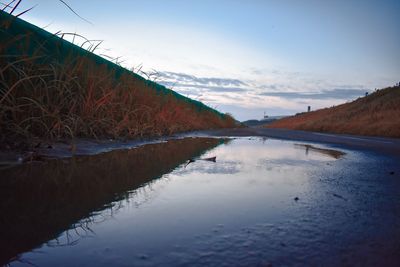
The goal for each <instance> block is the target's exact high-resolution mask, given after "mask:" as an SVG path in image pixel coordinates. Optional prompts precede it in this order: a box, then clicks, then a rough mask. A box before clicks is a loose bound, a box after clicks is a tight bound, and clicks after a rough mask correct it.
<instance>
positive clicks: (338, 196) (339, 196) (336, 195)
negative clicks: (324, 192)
mask: <svg viewBox="0 0 400 267" xmlns="http://www.w3.org/2000/svg"><path fill="white" fill-rule="evenodd" d="M332 195H333V196H334V197H337V198H340V199H343V200H344V201H347V199H346V198H344V197H342V196H341V195H338V194H335V193H333V194H332Z"/></svg>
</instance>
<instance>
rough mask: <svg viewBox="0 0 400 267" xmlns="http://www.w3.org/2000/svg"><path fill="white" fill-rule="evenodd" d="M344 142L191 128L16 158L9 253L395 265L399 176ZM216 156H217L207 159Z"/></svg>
mask: <svg viewBox="0 0 400 267" xmlns="http://www.w3.org/2000/svg"><path fill="white" fill-rule="evenodd" d="M344 152H346V153H345V154H344V153H340V152H338V151H337V150H332V149H331V148H327V147H324V146H321V145H312V146H310V145H308V144H299V143H295V142H290V141H280V140H269V139H265V138H264V139H263V138H239V139H230V140H228V139H211V138H203V139H200V138H189V139H184V140H173V141H169V142H168V143H163V144H153V145H147V146H144V147H141V148H137V149H133V150H126V151H114V152H111V153H106V154H102V155H97V156H94V157H93V156H92V157H81V158H77V159H71V160H61V161H52V162H48V163H45V164H39V163H38V164H36V165H35V164H34V165H27V166H24V167H22V168H18V169H13V170H8V171H7V173H5V174H6V176H7V177H8V179H5V180H6V181H2V183H1V187H0V188H1V191H2V193H3V194H2V197H1V202H0V203H2V206H1V209H2V211H3V213H2V214H4V215H6V216H3V217H2V220H1V223H2V224H1V226H2V227H1V234H2V235H3V236H5V238H2V239H1V241H0V246H1V247H2V248H3V250H2V251H3V252H2V258H1V259H2V261H3V262H7V261H10V259H11V263H10V264H11V265H12V266H20V265H21V266H25V265H27V264H35V265H38V266H110V265H114V266H205V265H208V266H271V265H273V266H282V265H325V266H330V265H331V266H337V265H346V264H350V265H358V264H359V265H371V266H372V265H375V264H377V263H382V262H384V263H385V264H386V265H391V264H393V266H394V265H395V264H394V263H396V262H397V260H398V256H396V253H395V251H397V250H396V249H397V248H398V246H399V242H398V241H397V240H398V239H399V237H400V234H399V231H398V229H399V228H398V226H399V225H400V224H399V219H398V214H399V210H400V209H399V207H400V204H399V200H398V197H397V196H398V193H399V187H398V181H396V180H387V181H385V183H384V184H382V183H377V181H376V177H377V175H379V174H377V173H376V171H373V166H374V164H378V163H376V160H372V159H371V158H370V157H368V156H366V155H365V154H363V153H359V152H354V151H344ZM210 157H216V162H213V161H209V160H203V159H206V158H210ZM189 159H193V160H194V162H190V163H188V162H189V161H188V160H189ZM360 167H362V168H364V171H360ZM382 194H385V196H386V197H385V198H382V197H380V196H381V195H382ZM365 196H368V197H373V200H369V199H365ZM389 206H390V208H387V209H382V207H389ZM382 257H385V258H384V259H382ZM12 258H13V259H12ZM385 259H386V262H385Z"/></svg>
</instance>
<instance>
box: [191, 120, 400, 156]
mask: <svg viewBox="0 0 400 267" xmlns="http://www.w3.org/2000/svg"><path fill="white" fill-rule="evenodd" d="M198 134H199V135H202V134H204V135H210V136H238V137H239V136H263V137H269V138H276V139H287V140H299V141H308V142H316V143H327V144H334V145H338V146H345V147H347V148H352V149H357V150H372V151H376V152H379V153H384V154H387V155H391V156H396V157H400V139H396V138H384V137H371V136H358V135H345V134H331V133H317V132H307V131H297V130H286V129H270V128H260V127H249V128H236V129H218V130H209V131H201V132H199V133H198Z"/></svg>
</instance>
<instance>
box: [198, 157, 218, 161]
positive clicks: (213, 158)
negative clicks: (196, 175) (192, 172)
mask: <svg viewBox="0 0 400 267" xmlns="http://www.w3.org/2000/svg"><path fill="white" fill-rule="evenodd" d="M201 160H206V161H212V162H216V160H217V157H211V158H205V159H201Z"/></svg>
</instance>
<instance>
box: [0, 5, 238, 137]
mask: <svg viewBox="0 0 400 267" xmlns="http://www.w3.org/2000/svg"><path fill="white" fill-rule="evenodd" d="M0 12H1V11H0ZM0 18H2V20H1V21H0V22H1V23H0V30H1V31H2V33H3V35H2V36H0V37H2V40H1V42H0V136H1V139H2V140H3V141H5V140H11V139H25V140H29V139H32V138H41V139H59V138H71V137H96V138H104V137H107V138H108V137H112V138H137V137H143V136H154V135H168V134H173V133H177V132H182V131H189V130H198V129H209V128H221V127H233V126H234V125H235V121H234V119H233V118H232V117H231V116H229V115H227V114H220V113H218V112H216V111H215V110H212V109H211V108H208V107H206V108H204V107H205V106H204V105H202V106H201V107H200V108H199V105H196V103H195V101H191V100H188V99H185V98H184V97H182V96H180V95H178V94H176V93H175V92H173V91H170V90H163V91H159V90H156V89H155V88H154V84H152V83H149V82H148V81H147V80H145V79H143V78H138V75H132V74H133V73H130V72H129V71H127V70H125V69H124V70H123V71H121V69H120V68H121V67H119V66H117V65H115V64H112V63H111V62H107V63H106V64H102V62H100V63H99V61H98V60H96V58H94V55H93V54H92V53H89V52H87V53H82V52H81V51H80V50H79V49H80V48H79V47H76V48H75V47H73V49H72V50H71V53H66V52H65V50H62V45H63V44H64V43H63V42H66V41H64V40H62V42H61V41H60V40H58V39H60V38H56V37H54V38H56V41H54V40H53V39H43V38H42V39H40V38H38V37H37V36H36V35H35V32H32V30H31V29H29V30H27V31H26V32H22V33H21V34H13V35H11V34H10V33H9V32H7V31H8V29H9V27H10V25H11V24H12V23H15V21H13V20H6V19H4V17H3V16H2V17H0ZM14 19H15V20H18V19H17V18H14ZM4 36H6V38H5V37H4ZM38 40H39V43H38ZM60 42H61V45H60ZM49 43H50V45H51V46H50V47H53V46H55V47H56V48H54V49H55V50H57V49H59V51H60V52H59V53H60V54H62V58H61V57H60V56H59V55H55V54H54V53H53V52H51V53H50V52H49V49H48V47H49ZM59 46H60V47H59ZM93 49H96V47H94V48H91V50H93ZM57 51H58V50H57ZM77 51H78V52H79V53H77ZM110 64H111V65H112V66H113V67H110ZM156 86H159V85H156ZM202 107H203V108H202Z"/></svg>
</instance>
